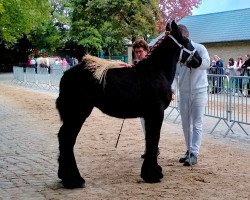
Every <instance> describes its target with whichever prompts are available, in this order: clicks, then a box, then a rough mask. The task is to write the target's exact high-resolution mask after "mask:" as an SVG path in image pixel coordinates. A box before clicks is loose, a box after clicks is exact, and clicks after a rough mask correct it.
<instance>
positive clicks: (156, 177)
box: [141, 110, 164, 183]
mask: <svg viewBox="0 0 250 200" xmlns="http://www.w3.org/2000/svg"><path fill="white" fill-rule="evenodd" d="M163 117H164V110H163V111H160V112H158V113H154V114H153V113H151V115H150V116H145V118H144V119H145V128H146V155H145V159H144V162H143V164H142V168H141V177H142V178H143V180H144V181H145V182H147V183H157V182H160V179H162V178H163V174H162V168H161V166H160V165H158V162H157V152H158V144H159V140H160V131H161V126H162V121H163Z"/></svg>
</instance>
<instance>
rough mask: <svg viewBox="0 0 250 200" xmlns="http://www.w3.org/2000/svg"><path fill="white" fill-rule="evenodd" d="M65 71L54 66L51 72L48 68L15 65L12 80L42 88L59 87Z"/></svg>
mask: <svg viewBox="0 0 250 200" xmlns="http://www.w3.org/2000/svg"><path fill="white" fill-rule="evenodd" d="M63 73H64V70H63V69H59V68H55V69H54V68H52V69H51V70H50V73H49V71H48V69H47V68H38V69H37V72H36V69H35V68H28V67H27V68H23V67H17V66H13V80H12V82H14V83H16V84H19V85H26V86H30V87H33V86H35V87H39V88H42V89H48V90H49V89H56V90H58V89H59V82H60V79H61V77H62V75H63Z"/></svg>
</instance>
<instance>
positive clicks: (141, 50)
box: [133, 39, 160, 158]
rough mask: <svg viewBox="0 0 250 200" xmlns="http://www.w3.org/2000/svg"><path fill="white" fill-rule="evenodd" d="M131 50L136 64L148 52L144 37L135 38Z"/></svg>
mask: <svg viewBox="0 0 250 200" xmlns="http://www.w3.org/2000/svg"><path fill="white" fill-rule="evenodd" d="M133 51H134V53H135V60H134V64H136V63H137V62H139V61H141V60H142V59H144V58H145V57H146V56H147V54H148V52H149V46H148V43H147V42H146V41H145V40H144V39H139V40H136V41H135V42H134V43H133ZM140 120H141V125H142V130H143V133H144V136H145V137H146V130H145V121H144V119H143V118H140ZM145 153H146V149H145V152H144V154H142V155H141V158H145ZM159 153H160V152H159V150H158V155H159Z"/></svg>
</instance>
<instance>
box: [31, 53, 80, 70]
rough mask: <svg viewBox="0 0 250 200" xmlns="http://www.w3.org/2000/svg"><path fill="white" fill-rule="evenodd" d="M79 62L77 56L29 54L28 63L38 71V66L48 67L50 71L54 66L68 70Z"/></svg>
mask: <svg viewBox="0 0 250 200" xmlns="http://www.w3.org/2000/svg"><path fill="white" fill-rule="evenodd" d="M76 64H78V59H77V58H75V57H70V56H66V57H59V56H53V57H45V56H42V57H38V58H35V57H34V56H28V61H27V65H28V67H31V68H35V69H36V72H37V69H38V68H47V69H48V72H50V70H51V69H52V68H53V67H56V68H61V69H62V70H66V69H67V68H69V67H72V66H74V65H76Z"/></svg>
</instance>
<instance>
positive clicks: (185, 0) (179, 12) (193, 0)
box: [157, 0, 201, 31]
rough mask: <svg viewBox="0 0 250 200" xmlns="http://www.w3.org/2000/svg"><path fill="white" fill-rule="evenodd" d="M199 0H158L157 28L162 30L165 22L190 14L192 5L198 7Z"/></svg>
mask: <svg viewBox="0 0 250 200" xmlns="http://www.w3.org/2000/svg"><path fill="white" fill-rule="evenodd" d="M200 4H201V0H160V10H161V18H160V20H159V21H158V22H157V28H158V30H159V31H162V30H163V29H164V28H165V25H166V24H167V22H169V21H172V20H177V21H178V20H180V19H182V18H183V17H185V16H187V15H192V9H193V7H198V6H199V5H200Z"/></svg>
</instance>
